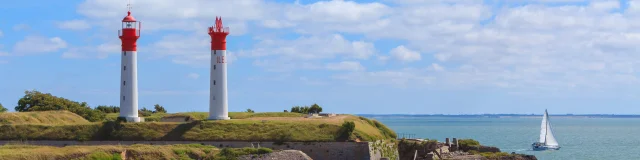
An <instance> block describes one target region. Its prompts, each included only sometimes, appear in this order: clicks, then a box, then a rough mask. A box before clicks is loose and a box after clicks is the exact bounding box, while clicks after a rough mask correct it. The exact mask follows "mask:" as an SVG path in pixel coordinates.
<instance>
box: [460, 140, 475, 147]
mask: <svg viewBox="0 0 640 160" xmlns="http://www.w3.org/2000/svg"><path fill="white" fill-rule="evenodd" d="M458 145H460V147H474V146H480V142H478V141H476V140H474V139H459V140H458Z"/></svg>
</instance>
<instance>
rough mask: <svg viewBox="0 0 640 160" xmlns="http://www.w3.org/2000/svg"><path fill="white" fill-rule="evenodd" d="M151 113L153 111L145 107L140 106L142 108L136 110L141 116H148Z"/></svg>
mask: <svg viewBox="0 0 640 160" xmlns="http://www.w3.org/2000/svg"><path fill="white" fill-rule="evenodd" d="M152 114H153V111H151V110H149V109H147V107H142V109H141V110H139V111H138V116H140V115H142V117H149V116H151V115H152Z"/></svg>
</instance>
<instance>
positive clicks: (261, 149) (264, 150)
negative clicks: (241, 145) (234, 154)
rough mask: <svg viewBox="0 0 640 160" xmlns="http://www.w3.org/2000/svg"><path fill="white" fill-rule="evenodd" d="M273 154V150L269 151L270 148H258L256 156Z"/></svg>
mask: <svg viewBox="0 0 640 160" xmlns="http://www.w3.org/2000/svg"><path fill="white" fill-rule="evenodd" d="M271 152H273V150H271V148H258V152H257V154H268V153H271Z"/></svg>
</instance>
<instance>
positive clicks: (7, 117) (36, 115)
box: [0, 111, 89, 125]
mask: <svg viewBox="0 0 640 160" xmlns="http://www.w3.org/2000/svg"><path fill="white" fill-rule="evenodd" d="M87 123H89V121H87V120H86V119H84V118H82V117H81V116H79V115H77V114H75V113H71V112H69V111H43V112H10V113H0V124H50V125H65V124H87Z"/></svg>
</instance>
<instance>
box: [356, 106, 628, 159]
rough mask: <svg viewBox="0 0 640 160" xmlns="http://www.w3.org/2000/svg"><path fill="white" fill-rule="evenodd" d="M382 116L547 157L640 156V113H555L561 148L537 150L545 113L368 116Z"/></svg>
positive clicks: (401, 131) (435, 133) (433, 134)
mask: <svg viewBox="0 0 640 160" xmlns="http://www.w3.org/2000/svg"><path fill="white" fill-rule="evenodd" d="M362 116H365V117H368V118H373V119H376V120H378V121H380V122H382V123H384V124H385V125H387V126H388V127H390V128H391V129H393V130H394V131H396V133H398V136H400V137H402V136H404V137H407V138H425V139H437V140H438V141H440V142H444V141H445V138H447V137H449V138H458V139H465V138H471V139H475V140H478V141H479V142H480V144H482V145H486V146H495V147H498V148H500V149H501V150H502V151H503V152H508V153H511V152H516V153H523V154H530V155H535V156H536V157H537V158H538V159H541V160H640V118H585V117H553V116H550V121H551V126H552V129H553V132H554V136H555V138H556V139H557V141H558V143H559V144H560V146H561V147H562V148H561V149H560V150H557V151H533V150H531V144H532V143H534V142H536V141H538V139H539V137H540V126H541V120H542V116H537V117H500V118H496V117H437V116H402V115H385V116H382V115H362Z"/></svg>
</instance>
